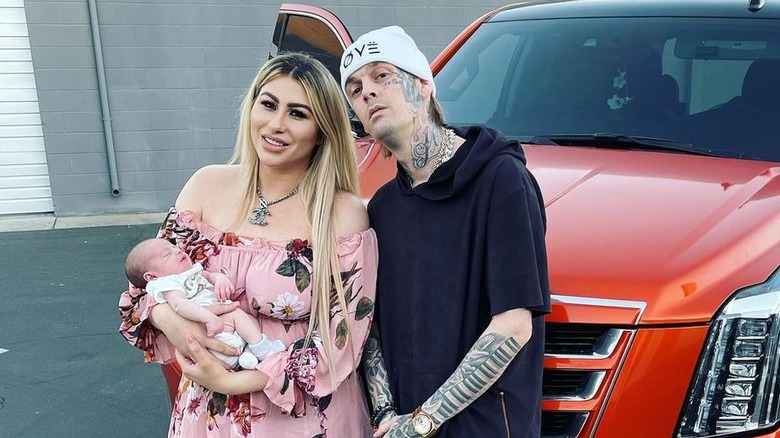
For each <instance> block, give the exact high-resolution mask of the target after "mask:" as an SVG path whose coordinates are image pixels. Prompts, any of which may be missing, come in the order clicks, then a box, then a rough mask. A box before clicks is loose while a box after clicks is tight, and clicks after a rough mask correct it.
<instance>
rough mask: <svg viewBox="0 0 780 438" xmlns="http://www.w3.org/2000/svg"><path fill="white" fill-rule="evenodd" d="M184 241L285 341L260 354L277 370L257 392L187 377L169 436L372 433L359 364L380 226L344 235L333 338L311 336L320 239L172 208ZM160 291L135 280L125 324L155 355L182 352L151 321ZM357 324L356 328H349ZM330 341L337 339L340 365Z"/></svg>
mask: <svg viewBox="0 0 780 438" xmlns="http://www.w3.org/2000/svg"><path fill="white" fill-rule="evenodd" d="M158 237H163V238H167V239H171V240H172V241H173V240H175V242H176V243H177V244H178V245H179V246H180V247H182V248H184V249H185V250H186V251H187V252H188V253H189V254H190V256H191V257H192V259H193V261H197V262H201V263H202V264H203V265H204V267H206V269H208V270H210V271H223V272H226V273H228V274H229V275H230V277H231V279H232V280H233V282H234V284H235V286H236V293H235V296H234V297H233V299H234V300H237V301H239V302H240V303H241V307H242V309H243V310H244V311H245V312H248V313H249V314H251V315H253V316H255V317H257V319H258V321H259V322H260V325H261V328H262V331H263V333H265V334H266V335H267V336H268V337H269V338H271V339H279V340H281V341H282V342H283V343H284V344H285V345H286V346H287V350H286V351H283V352H280V353H276V354H274V355H272V356H271V357H269V358H267V359H265V360H264V361H262V362H260V364H259V365H258V366H257V369H258V370H261V371H263V372H264V373H266V374H267V375H268V376H269V377H270V379H269V382H268V385H267V386H266V387H265V388H264V389H263V390H262V391H259V392H254V393H252V394H243V395H236V396H226V395H224V394H219V393H215V392H212V391H209V390H208V389H206V388H204V387H202V386H200V385H198V384H196V383H193V382H192V381H190V380H189V379H187V378H186V377H182V380H181V382H180V383H179V390H178V396H177V399H176V401H175V403H174V407H173V414H172V418H171V424H170V428H169V431H168V435H169V436H175V437H179V436H183V437H264V438H285V437H295V438H315V437H331V438H352V437H355V438H364V437H369V436H371V427H370V425H369V420H368V413H367V408H366V402H365V396H364V395H363V390H362V382H361V379H360V377H359V375H358V374H357V373H356V372H355V368H356V367H357V366H358V364H359V359H360V354H361V353H362V350H363V344H364V343H365V340H366V337H367V336H368V331H369V328H370V324H371V318H372V316H373V310H374V296H375V287H376V268H377V246H376V236H375V234H374V232H373V230H367V231H364V232H362V233H357V234H354V235H349V236H342V237H339V238H338V249H337V251H338V255H339V259H340V265H341V268H342V273H341V281H342V284H343V286H344V290H345V293H346V298H347V302H348V306H347V307H348V312H347V315H346V318H345V315H344V314H343V313H342V312H341V311H340V310H338V306H337V305H336V304H335V303H332V304H331V324H330V333H331V339H327V340H323V339H320V338H319V336H315V337H314V338H313V339H312V340H311V341H310V343H309V345H303V344H304V338H305V335H306V330H307V328H308V321H309V312H310V309H311V286H310V276H311V269H312V268H311V261H312V255H313V252H312V248H311V246H310V245H309V243H308V242H307V241H305V240H298V239H294V240H292V241H289V242H272V241H267V240H264V239H261V238H243V237H240V236H236V235H235V234H232V233H223V232H220V231H219V230H216V229H215V228H213V227H211V226H210V225H208V224H206V223H204V222H200V221H196V220H194V219H193V214H192V212H191V211H183V212H180V213H177V212H176V211H174V210H171V213H170V214H169V216H168V219H166V224H165V225H164V227H163V228H162V229H161V230H160V235H159V236H158ZM154 305H155V303H154V300H152V299H150V298H149V297H147V295H146V293H145V292H144V291H143V290H138V289H135V288H131V289H130V290H128V291H126V292H124V293H122V296H121V298H120V302H119V309H120V314H121V316H122V324H121V326H120V329H119V331H120V333H121V334H122V335H123V336H124V337H125V338H126V339H127V341H128V342H130V344H131V345H133V346H135V347H137V348H139V349H141V350H143V351H144V355H145V360H146V361H147V362H160V363H167V362H170V361H172V360H173V359H174V356H173V351H174V350H173V347H172V345H171V344H170V343H169V342H168V340H167V339H166V338H165V335H163V334H162V333H161V332H159V331H158V330H157V329H155V328H154V327H152V326H151V324H149V323H148V321H147V317H148V315H149V311H150V309H151V308H152V307H153V306H154ZM347 331H349V335H350V336H348V337H347V336H346V335H347ZM323 342H330V343H331V348H332V351H333V360H334V364H333V368H334V371H335V375H331V374H330V372H329V368H328V364H327V363H326V357H325V350H324V348H323V347H322V343H323Z"/></svg>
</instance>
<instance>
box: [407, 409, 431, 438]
mask: <svg viewBox="0 0 780 438" xmlns="http://www.w3.org/2000/svg"><path fill="white" fill-rule="evenodd" d="M412 427H414V431H415V432H417V433H419V434H420V435H423V436H425V435H426V434H427V433H428V432H430V431H431V429H433V422H432V421H431V419H430V418H428V416H427V415H425V414H422V415H419V414H418V415H415V416H414V417H412Z"/></svg>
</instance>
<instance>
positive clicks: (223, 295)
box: [214, 274, 235, 303]
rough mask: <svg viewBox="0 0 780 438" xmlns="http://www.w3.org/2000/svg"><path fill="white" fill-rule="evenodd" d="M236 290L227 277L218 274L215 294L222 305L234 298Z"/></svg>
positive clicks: (215, 282)
mask: <svg viewBox="0 0 780 438" xmlns="http://www.w3.org/2000/svg"><path fill="white" fill-rule="evenodd" d="M234 289H235V287H234V286H233V283H232V282H231V281H230V279H229V278H228V277H227V275H225V274H216V275H215V276H214V294H215V295H216V296H217V300H218V301H219V302H220V303H221V302H223V301H227V300H229V299H230V297H232V296H233V290H234Z"/></svg>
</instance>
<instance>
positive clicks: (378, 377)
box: [363, 324, 393, 409]
mask: <svg viewBox="0 0 780 438" xmlns="http://www.w3.org/2000/svg"><path fill="white" fill-rule="evenodd" d="M363 368H364V369H365V373H366V387H367V388H368V395H369V396H370V397H371V405H372V407H373V408H374V409H376V407H377V406H379V405H381V404H383V403H386V402H390V403H392V402H393V395H392V394H391V393H390V378H389V376H388V375H387V369H385V361H384V357H383V356H382V349H381V347H380V346H379V332H378V330H377V329H376V324H374V326H373V327H371V332H370V333H369V335H368V340H366V346H365V347H363Z"/></svg>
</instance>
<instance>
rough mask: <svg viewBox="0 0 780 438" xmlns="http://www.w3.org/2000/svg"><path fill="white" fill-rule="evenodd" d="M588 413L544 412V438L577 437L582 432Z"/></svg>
mask: <svg viewBox="0 0 780 438" xmlns="http://www.w3.org/2000/svg"><path fill="white" fill-rule="evenodd" d="M587 419H588V413H587V412H547V411H545V412H542V435H541V436H542V438H569V437H576V436H577V435H579V434H580V431H582V427H583V426H584V425H585V420H587Z"/></svg>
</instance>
